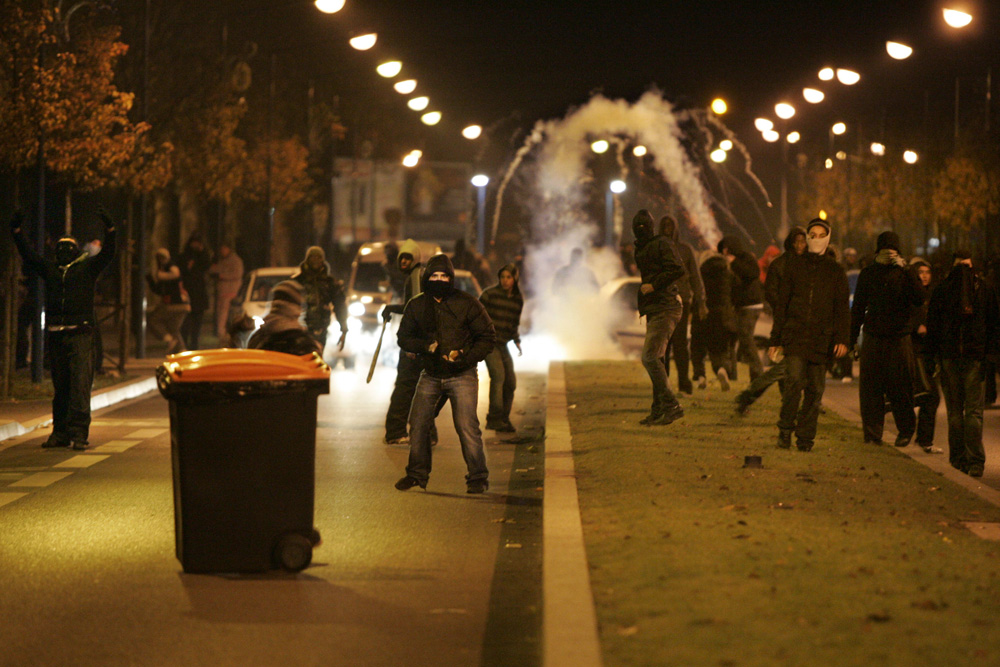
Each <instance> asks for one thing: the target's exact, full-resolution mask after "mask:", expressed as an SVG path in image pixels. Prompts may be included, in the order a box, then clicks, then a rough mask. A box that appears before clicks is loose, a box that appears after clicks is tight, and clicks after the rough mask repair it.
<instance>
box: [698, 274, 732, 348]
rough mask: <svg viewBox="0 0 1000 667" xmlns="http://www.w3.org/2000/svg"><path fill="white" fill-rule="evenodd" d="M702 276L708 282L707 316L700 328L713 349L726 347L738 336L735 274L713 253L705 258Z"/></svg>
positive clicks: (706, 288)
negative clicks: (734, 291)
mask: <svg viewBox="0 0 1000 667" xmlns="http://www.w3.org/2000/svg"><path fill="white" fill-rule="evenodd" d="M701 278H702V280H703V281H704V284H705V306H706V307H707V308H708V317H707V318H705V320H704V322H703V325H704V326H703V327H701V328H700V330H701V331H703V332H704V335H705V338H706V346H707V348H708V349H709V350H710V351H721V350H724V349H725V348H726V347H727V346H728V345H729V344H730V343H731V342H732V341H733V340H734V339H735V337H736V309H735V308H734V307H733V299H732V294H733V285H734V284H735V283H736V276H734V275H733V272H732V271H730V270H729V262H727V261H726V258H725V257H723V256H722V255H713V256H711V257H709V258H708V259H706V260H705V261H704V262H702V265H701Z"/></svg>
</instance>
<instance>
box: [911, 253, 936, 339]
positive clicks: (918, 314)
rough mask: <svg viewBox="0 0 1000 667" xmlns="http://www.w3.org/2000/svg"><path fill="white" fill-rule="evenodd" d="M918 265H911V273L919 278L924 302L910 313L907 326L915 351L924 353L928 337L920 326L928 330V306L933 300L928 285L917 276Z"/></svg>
mask: <svg viewBox="0 0 1000 667" xmlns="http://www.w3.org/2000/svg"><path fill="white" fill-rule="evenodd" d="M924 265H925V266H930V264H927V263H924ZM917 266H919V264H918V265H911V266H910V269H911V271H910V272H911V273H912V274H913V278H914V279H915V280H917V287H918V288H919V289H920V294H921V297H922V299H923V300H922V302H921V304H920V305H919V306H917V307H916V308H914V309H913V310H912V311H911V313H910V322H909V324H907V326H906V328H907V329H909V331H910V340H911V341H912V342H913V353H914V354H920V355H922V354H923V353H924V341H925V340H926V338H927V333H926V331H925V332H924V333H920V327H921V326H923V327H924V328H925V330H926V328H927V307H928V305H929V304H930V301H931V290H930V289H929V286H928V287H924V286H923V285H921V284H920V282H919V278H918V277H917V271H916V269H917Z"/></svg>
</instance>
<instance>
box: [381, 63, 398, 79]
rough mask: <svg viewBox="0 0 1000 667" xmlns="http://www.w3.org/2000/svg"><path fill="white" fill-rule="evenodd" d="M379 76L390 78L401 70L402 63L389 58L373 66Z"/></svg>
mask: <svg viewBox="0 0 1000 667" xmlns="http://www.w3.org/2000/svg"><path fill="white" fill-rule="evenodd" d="M375 71H376V72H378V74H379V76H383V77H385V78H387V79H391V78H393V77H395V76H397V75H399V73H400V72H402V71H403V63H401V62H399V61H398V60H389V61H386V62H384V63H382V64H381V65H379V66H378V67H376V68H375Z"/></svg>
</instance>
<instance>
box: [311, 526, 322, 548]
mask: <svg viewBox="0 0 1000 667" xmlns="http://www.w3.org/2000/svg"><path fill="white" fill-rule="evenodd" d="M309 542H310V543H311V544H312V545H313V548H314V549H315V548H316V547H318V546H319V545H321V544H323V538H322V537H320V534H319V530H318V529H317V528H316V527H313V529H312V530H311V531H309Z"/></svg>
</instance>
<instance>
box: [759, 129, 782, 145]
mask: <svg viewBox="0 0 1000 667" xmlns="http://www.w3.org/2000/svg"><path fill="white" fill-rule="evenodd" d="M761 134H762V136H763V137H764V141H766V142H767V143H769V144H773V143H774V142H775V141H777V140H778V139H780V138H781V135H780V134H778V133H777V132H775V131H774V130H764V131H763V132H762V133H761Z"/></svg>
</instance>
